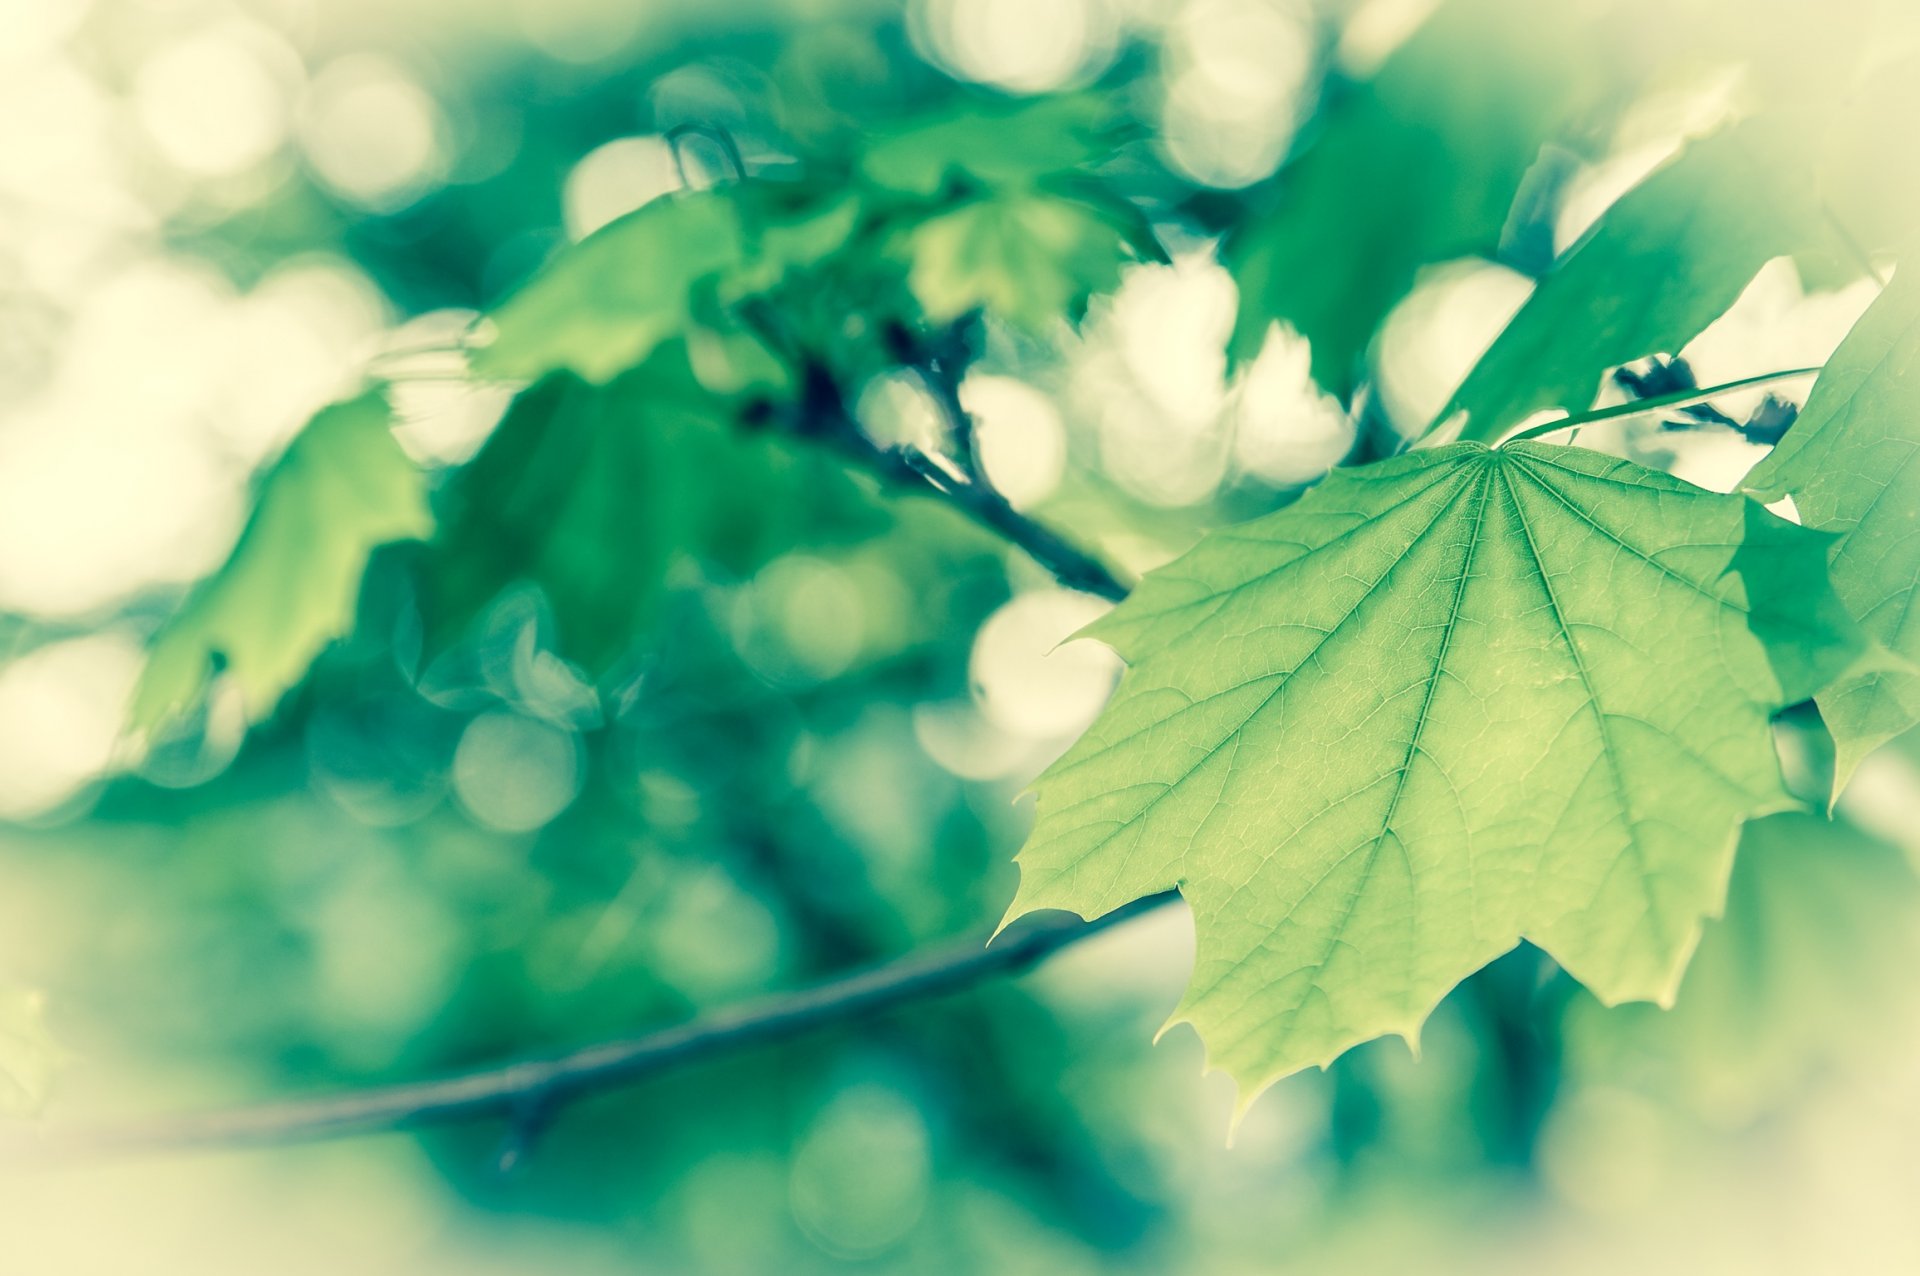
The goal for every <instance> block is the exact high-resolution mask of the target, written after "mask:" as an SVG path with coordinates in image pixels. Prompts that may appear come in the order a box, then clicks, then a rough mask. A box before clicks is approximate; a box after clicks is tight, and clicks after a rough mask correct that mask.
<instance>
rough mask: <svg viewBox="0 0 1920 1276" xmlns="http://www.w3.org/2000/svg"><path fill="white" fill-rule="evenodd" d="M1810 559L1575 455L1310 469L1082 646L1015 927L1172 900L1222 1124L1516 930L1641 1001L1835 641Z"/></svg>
mask: <svg viewBox="0 0 1920 1276" xmlns="http://www.w3.org/2000/svg"><path fill="white" fill-rule="evenodd" d="M1826 546H1827V541H1826V539H1825V538H1824V537H1821V536H1819V535H1817V534H1815V533H1812V532H1809V531H1806V530H1803V529H1801V528H1798V527H1795V526H1793V525H1791V524H1789V523H1786V522H1784V521H1783V520H1780V519H1777V518H1775V517H1774V516H1772V515H1771V514H1768V513H1766V512H1765V511H1764V510H1762V509H1761V508H1760V507H1759V506H1758V505H1757V504H1755V503H1753V502H1750V501H1747V500H1745V499H1743V498H1740V497H1737V496H1722V495H1717V494H1713V493H1709V492H1705V491H1702V490H1700V489H1698V488H1694V487H1692V486H1691V485H1689V484H1687V483H1684V482H1682V481H1680V480H1678V479H1674V478H1672V477H1670V476H1667V475H1664V474H1660V473H1657V472H1655V471H1651V470H1647V469H1643V468H1641V467H1639V466H1636V465H1633V464H1631V463H1629V462H1625V461H1619V460H1615V459H1612V458H1609V457H1605V456H1602V455H1600V454H1598V453H1594V452H1589V451H1585V450H1583V449H1578V448H1567V447H1555V446H1549V445H1543V444H1538V443H1520V444H1515V445H1512V446H1510V447H1507V448H1504V449H1500V450H1495V451H1490V450H1488V449H1487V448H1485V447H1484V446H1482V445H1479V444H1473V443H1466V444H1454V445H1451V446H1448V447H1444V448H1439V449H1434V450H1430V451H1420V452H1414V453H1411V454H1408V455H1406V456H1403V457H1399V458H1397V459H1394V460H1391V461H1387V462H1384V463H1381V464H1378V465H1374V466H1371V467H1368V468H1365V469H1361V470H1354V471H1346V472H1340V473H1336V474H1335V476H1334V477H1333V478H1331V479H1329V480H1328V481H1327V482H1326V483H1325V484H1323V485H1322V486H1321V487H1320V488H1319V489H1317V490H1315V491H1314V492H1312V493H1310V494H1308V495H1307V496H1306V497H1305V498H1304V499H1302V500H1301V501H1300V502H1299V503H1297V504H1296V505H1294V506H1291V507H1289V508H1288V509H1285V510H1282V511H1280V512H1279V513H1276V514H1273V515H1270V516H1268V517H1266V518H1263V519H1260V520H1256V521H1255V522H1252V523H1248V524H1245V525H1242V526H1239V527H1234V528H1229V529H1227V530H1224V531H1221V532H1218V533H1215V534H1213V535H1211V536H1209V537H1208V538H1206V539H1205V540H1203V541H1202V542H1201V544H1200V545H1199V546H1198V547H1197V548H1196V549H1195V550H1193V551H1192V552H1191V553H1189V554H1188V555H1186V556H1185V557H1184V558H1181V559H1179V560H1177V561H1176V562H1174V563H1172V564H1171V565H1169V566H1167V567H1166V568H1163V569H1161V570H1160V571H1157V572H1154V573H1151V574H1150V575H1149V576H1148V577H1147V578H1146V580H1145V581H1144V582H1143V584H1142V585H1141V587H1140V588H1139V589H1138V590H1137V591H1136V592H1135V593H1134V594H1133V596H1132V597H1130V598H1129V599H1127V601H1125V602H1124V603H1122V604H1121V605H1120V606H1119V607H1118V608H1117V609H1116V610H1115V611H1114V612H1113V613H1112V614H1111V615H1109V616H1108V617H1106V618H1104V619H1103V620H1101V621H1098V622H1096V623H1095V624H1094V625H1093V626H1092V627H1091V628H1090V630H1089V631H1088V632H1089V633H1090V634H1091V635H1092V636H1095V637H1099V638H1101V639H1103V640H1105V641H1107V642H1109V643H1111V644H1112V645H1113V646H1114V647H1115V648H1116V649H1117V650H1118V651H1119V652H1120V654H1121V655H1122V656H1124V657H1125V658H1126V659H1127V660H1128V661H1129V663H1130V665H1131V669H1130V670H1129V672H1128V673H1127V674H1126V676H1125V678H1124V679H1123V681H1122V683H1121V686H1120V689H1119V691H1118V692H1117V693H1116V695H1115V697H1114V699H1113V701H1112V703H1111V704H1110V705H1109V706H1108V707H1107V709H1106V711H1105V713H1104V714H1103V716H1102V717H1101V718H1100V720H1099V721H1098V722H1096V723H1095V724H1094V726H1093V727H1092V728H1091V729H1090V730H1089V731H1088V732H1087V734H1086V735H1085V736H1084V737H1083V738H1082V739H1081V740H1080V741H1079V742H1078V743H1077V744H1076V745H1075V746H1074V747H1073V748H1072V749H1071V750H1070V751H1069V752H1068V753H1067V754H1066V756H1065V757H1063V758H1062V759H1061V760H1060V761H1059V762H1058V763H1057V764H1056V765H1055V766H1054V767H1053V768H1052V769H1051V770H1049V771H1048V772H1047V773H1046V774H1045V775H1044V776H1043V777H1042V778H1041V779H1040V780H1039V782H1038V783H1037V786H1036V787H1037V791H1038V793H1039V818H1038V823H1037V824H1036V826H1035V829H1034V832H1033V835H1032V837H1031V839H1030V841H1029V842H1028V844H1027V846H1026V848H1025V849H1024V850H1023V851H1022V852H1021V855H1020V865H1021V885H1020V890H1019V893H1018V896H1017V898H1016V900H1015V902H1014V905H1013V907H1012V910H1011V912H1012V914H1013V915H1018V914H1020V913H1024V912H1027V911H1030V910H1033V909H1039V908H1062V909H1067V910H1070V911H1073V912H1076V913H1079V914H1081V915H1082V916H1086V917H1093V916H1097V915H1099V914H1102V913H1105V912H1107V911H1109V910H1111V909H1113V908H1116V907H1118V906H1120V905H1121V904H1124V903H1126V902H1128V901H1129V900H1132V899H1135V898H1138V897H1140V896H1143V895H1148V894H1151V893H1154V892H1156V891H1161V890H1166V889H1169V888H1172V887H1176V886H1177V887H1178V888H1179V889H1180V890H1181V892H1182V893H1183V894H1184V895H1185V896H1186V898H1187V899H1188V901H1189V902H1190V904H1191V905H1192V908H1193V912H1194V922H1195V927H1196V931H1197V934H1198V943H1199V949H1198V956H1197V959H1196V963H1195V969H1194V975H1193V981H1192V983H1191V985H1190V986H1189V989H1188V992H1187V995H1186V998H1185V999H1184V1000H1183V1002H1182V1003H1181V1006H1180V1008H1179V1009H1178V1010H1177V1011H1176V1012H1175V1015H1174V1021H1175V1022H1186V1023H1191V1024H1193V1025H1194V1026H1195V1028H1196V1029H1198V1031H1199V1032H1200V1035H1201V1036H1202V1038H1203V1039H1204V1040H1205V1041H1206V1043H1207V1048H1208V1054H1209V1058H1210V1059H1211V1061H1212V1062H1213V1063H1214V1064H1215V1065H1217V1066H1219V1067H1221V1068H1223V1069H1225V1070H1226V1071H1228V1072H1230V1073H1231V1074H1232V1075H1233V1076H1234V1077H1235V1078H1236V1079H1237V1080H1238V1081H1239V1082H1240V1085H1241V1091H1242V1096H1243V1102H1244V1101H1245V1100H1246V1099H1249V1098H1250V1097H1251V1096H1252V1095H1253V1094H1255V1093H1257V1092H1258V1091H1259V1090H1261V1089H1262V1088H1264V1087H1265V1086H1266V1085H1268V1084H1269V1083H1271V1082H1272V1081H1274V1080H1275V1079H1277V1078H1278V1077H1281V1076H1284V1075H1285V1074H1287V1073H1289V1072H1292V1071H1294V1070H1296V1069H1299V1068H1302V1067H1305V1066H1307V1065H1309V1064H1324V1063H1326V1062H1327V1061H1328V1060H1330V1059H1332V1058H1333V1057H1334V1056H1335V1055H1337V1054H1339V1053H1340V1052H1341V1051H1343V1050H1345V1049H1346V1048H1348V1047H1349V1046H1352V1045H1355V1044H1357V1043H1359V1042H1361V1041H1365V1040H1367V1039H1369V1038H1372V1037H1376V1036H1380V1035H1383V1034H1387V1033H1398V1034H1401V1035H1403V1036H1405V1037H1407V1038H1408V1039H1409V1040H1410V1041H1411V1040H1413V1039H1414V1038H1415V1036H1416V1034H1417V1033H1418V1032H1419V1029H1420V1025H1421V1023H1422V1021H1423V1020H1424V1019H1425V1018H1426V1016H1427V1014H1428V1013H1429V1012H1430V1011H1431V1010H1432V1008H1433V1007H1434V1005H1435V1004H1436V1003H1437V1002H1438V1001H1439V1000H1440V998H1441V997H1442V996H1444V995H1445V993H1446V992H1447V990H1448V989H1450V988H1451V987H1452V986H1453V985H1454V984H1455V983H1456V982H1457V981H1459V980H1460V979H1461V978H1463V977H1464V976H1466V975H1467V974H1469V973H1470V972H1472V971H1473V970H1475V969H1477V968H1478V967H1480V966H1482V965H1484V964H1486V963H1487V962H1488V961H1491V960H1492V959H1493V958H1495V957H1497V956H1498V955H1500V954H1501V953H1503V952H1505V951H1506V950H1507V949H1509V948H1511V947H1513V945H1514V944H1515V943H1517V942H1518V941H1519V940H1521V939H1528V940H1531V941H1532V942H1534V943H1535V944H1537V945H1539V946H1540V947H1541V948H1543V949H1545V950H1546V951H1547V952H1549V953H1550V954H1552V955H1553V956H1554V957H1555V958H1556V959H1557V960H1559V961H1560V962H1561V964H1562V965H1564V966H1565V967H1566V968H1567V969H1568V970H1570V971H1571V972H1572V973H1573V974H1574V975H1575V976H1577V977H1578V978H1579V979H1580V980H1581V981H1582V982H1584V983H1585V984H1586V985H1587V986H1588V987H1589V988H1591V989H1592V990H1593V991H1594V992H1595V993H1596V994H1598V995H1599V996H1600V997H1601V998H1602V1000H1605V1001H1608V1002H1616V1001H1623V1000H1632V999H1651V1000H1659V1001H1665V1000H1667V999H1669V998H1671V997H1672V995H1673V991H1674V988H1675V986H1676V985H1677V983H1678V981H1679V978H1680V974H1681V971H1682V970H1683V969H1684V967H1685V965H1686V961H1687V957H1688V956H1689V954H1690V953H1691V952H1692V950H1693V946H1694V943H1695V941H1696V939H1697V938H1698V936H1699V933H1700V925H1701V920H1702V919H1703V918H1705V917H1708V916H1712V915H1714V914H1716V913H1717V912H1718V911H1719V909H1720V906H1721V901H1722V897H1723V894H1724V891H1725V886H1726V880H1727V873H1728V869H1729V866H1730V864H1731V860H1732V854H1733V846H1734V840H1735V836H1736V834H1737V832H1738V830H1739V827H1740V824H1741V822H1742V821H1743V820H1745V819H1746V818H1748V817H1750V816H1753V815H1758V814H1762V813H1765V812H1769V811H1777V810H1782V809H1785V808H1788V807H1790V806H1792V805H1794V802H1793V800H1792V799H1791V798H1790V797H1789V795H1788V793H1787V790H1786V789H1785V787H1784V786H1783V783H1782V780H1781V776H1780V770H1779V765H1778V762H1777V759H1776V757H1775V754H1774V747H1773V743H1772V738H1771V732H1770V728H1769V715H1770V714H1771V713H1772V712H1773V711H1775V710H1777V709H1778V708H1780V707H1781V706H1783V705H1785V704H1788V703H1792V702H1794V701H1797V700H1799V699H1801V698H1804V697H1805V696H1807V695H1809V694H1811V693H1812V692H1813V691H1815V690H1816V689H1818V688H1819V687H1820V686H1821V685H1822V684H1823V683H1824V682H1825V681H1826V680H1827V679H1828V678H1830V677H1832V676H1833V675H1834V674H1835V673H1836V672H1837V671H1838V670H1839V668H1840V667H1841V666H1842V665H1843V664H1844V663H1845V662H1846V661H1847V660H1849V659H1851V658H1852V656H1853V654H1854V653H1855V652H1856V651H1857V649H1858V644H1859V640H1858V637H1857V635H1856V633H1855V632H1854V630H1853V628H1852V625H1851V621H1850V620H1849V619H1848V618H1847V616H1846V615H1845V613H1844V611H1843V610H1842V608H1841V607H1840V605H1839V602H1838V600H1837V599H1835V598H1834V597H1833V594H1832V591H1831V589H1830V587H1829V586H1828V584H1827V581H1826V574H1825V558H1826Z"/></svg>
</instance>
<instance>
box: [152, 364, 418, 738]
mask: <svg viewBox="0 0 1920 1276" xmlns="http://www.w3.org/2000/svg"><path fill="white" fill-rule="evenodd" d="M391 424H392V422H391V417H390V413H389V410H388V407H387V402H386V399H385V397H384V396H383V395H382V394H381V392H379V391H377V390H370V391H368V392H367V393H365V394H363V395H361V396H360V397H359V398H357V399H352V400H349V401H347V402H344V403H336V404H334V405H333V406H331V407H328V408H325V409H323V410H322V411H321V412H320V413H319V414H318V415H316V416H315V417H314V418H313V420H312V421H310V422H309V423H308V424H307V426H306V428H305V429H304V430H302V431H301V432H300V434H299V436H298V437H296V438H295V439H294V441H293V443H292V445H291V446H289V447H288V448H287V451H286V454H285V455H284V456H282V457H281V458H280V460H279V461H278V462H277V463H276V464H275V465H274V466H273V468H272V469H270V470H269V471H267V475H266V477H265V479H264V480H263V481H262V482H261V485H260V492H259V495H258V497H257V498H256V499H255V502H254V510H253V516H252V518H251V519H249V520H248V523H247V526H246V528H245V530H243V531H242V532H241V533H240V539H239V541H238V542H237V543H236V544H235V545H234V549H233V554H232V556H231V557H229V558H228V559H227V561H226V564H225V565H224V566H222V567H221V568H220V570H219V571H217V572H215V573H214V574H213V575H212V576H211V577H209V578H208V579H207V580H206V581H204V582H202V583H201V584H200V586H199V587H198V588H196V589H195V590H194V591H193V593H192V594H190V595H189V596H188V598H187V600H186V602H185V603H184V604H183V605H182V606H181V608H180V610H179V611H178V612H176V613H175V614H174V615H173V617H172V618H171V619H169V620H168V621H167V623H166V624H165V625H163V626H162V627H161V629H160V632H159V633H158V634H157V635H156V636H155V637H154V640H153V645H152V650H151V652H150V653H149V655H148V657H147V667H146V669H145V670H144V672H143V673H142V674H141V677H140V683H139V686H138V687H137V688H136V690H135V692H134V700H133V712H132V722H133V726H134V728H135V729H136V730H140V731H144V732H147V733H151V732H153V731H154V730H155V729H156V728H158V727H160V726H162V725H163V724H164V723H165V722H166V721H167V720H168V719H169V718H171V717H172V716H173V715H174V714H176V713H178V712H180V711H182V710H184V709H185V708H187V707H188V706H189V705H191V704H192V703H193V701H194V700H195V699H196V698H197V697H198V696H199V695H200V693H201V691H202V690H203V689H204V688H205V686H206V684H207V681H208V679H209V678H210V677H211V676H212V674H213V673H214V671H215V669H216V668H220V669H223V670H224V671H225V672H226V673H227V675H228V676H230V677H231V678H232V679H233V680H234V683H235V685H236V686H238V688H239V690H240V695H241V699H242V702H243V703H244V704H245V706H246V712H247V717H248V718H249V719H250V720H255V721H257V720H259V719H261V718H264V717H266V716H267V714H269V713H271V712H272V711H273V708H274V706H275V705H276V704H278V703H279V700H280V697H281V696H282V695H283V694H284V693H285V692H286V691H287V689H288V688H289V687H291V686H293V685H294V684H295V683H296V682H298V681H299V680H300V678H301V677H302V675H304V674H305V673H306V670H307V666H308V665H309V664H311V663H312V662H313V658H314V657H315V656H317V655H318V654H319V653H320V652H321V650H322V649H323V648H325V647H326V645H327V644H328V643H330V642H332V641H333V640H334V639H335V638H338V637H340V636H341V635H343V634H345V633H346V632H347V631H348V630H349V629H350V628H351V627H352V625H353V617H354V607H355V604H356V602H357V601H358V598H359V591H360V578H361V575H362V573H363V572H364V570H365V568H366V564H367V556H368V555H369V554H370V553H372V551H373V550H374V549H375V548H376V547H378V546H380V545H384V544H387V543H388V542H391V541H402V540H412V539H415V538H418V537H424V536H426V535H427V534H428V532H429V531H431V530H432V520H431V517H430V516H429V514H428V512H427V502H426V480H425V477H424V476H423V475H422V473H421V471H420V469H419V467H418V466H416V465H415V464H414V463H413V461H412V460H411V459H410V458H409V457H408V456H407V454H406V453H405V452H404V451H402V450H401V448H400V445H399V443H398V442H396V441H395V440H394V437H393V433H392V429H391Z"/></svg>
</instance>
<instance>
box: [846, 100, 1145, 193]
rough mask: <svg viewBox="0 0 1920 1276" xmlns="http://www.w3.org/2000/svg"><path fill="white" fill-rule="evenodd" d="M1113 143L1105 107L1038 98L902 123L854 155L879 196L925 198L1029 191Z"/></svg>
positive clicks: (1085, 163) (1102, 154)
mask: <svg viewBox="0 0 1920 1276" xmlns="http://www.w3.org/2000/svg"><path fill="white" fill-rule="evenodd" d="M1115 137H1116V129H1115V126H1114V110H1113V106H1112V104H1111V103H1109V102H1108V101H1106V100H1104V99H1102V98H1098V97H1094V96H1091V95H1086V94H1079V95H1069V96H1062V97H1047V98H1037V99H1034V100H1031V101H1028V102H1023V103H1021V104H1019V105H1017V106H1011V107H1000V108H990V107H984V106H982V107H974V108H971V109H964V110H959V111H955V112H952V113H949V114H944V115H939V116H935V117H933V118H931V119H927V120H923V121H919V122H916V123H914V124H911V125H908V126H907V127H905V128H902V129H899V130H898V131H896V132H893V133H891V134H889V135H887V136H884V137H881V138H879V139H877V140H876V141H875V142H874V143H873V144H872V145H871V146H870V147H869V148H868V149H867V151H866V152H865V154H863V155H862V156H861V157H860V173H861V175H862V176H863V177H865V178H866V180H867V181H868V182H870V183H872V184H873V185H874V186H876V187H878V188H880V189H881V190H884V191H890V192H893V193H895V194H900V195H914V196H920V197H922V198H929V199H930V198H933V197H934V196H937V195H940V194H941V193H942V192H943V191H945V190H946V189H947V188H948V187H949V186H950V185H955V184H957V185H959V186H960V187H961V188H962V189H963V190H966V191H974V190H978V189H980V188H982V187H985V188H989V189H991V188H1000V187H1022V186H1031V185H1033V184H1034V183H1036V182H1038V181H1040V180H1041V179H1043V178H1046V177H1051V176H1055V175H1058V174H1061V173H1066V172H1072V171H1075V170H1080V169H1085V168H1087V167H1089V166H1091V165H1093V164H1096V163H1098V162H1099V161H1101V160H1103V159H1105V158H1107V157H1108V156H1109V155H1110V154H1111V153H1112V151H1113V146H1114V141H1115Z"/></svg>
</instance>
